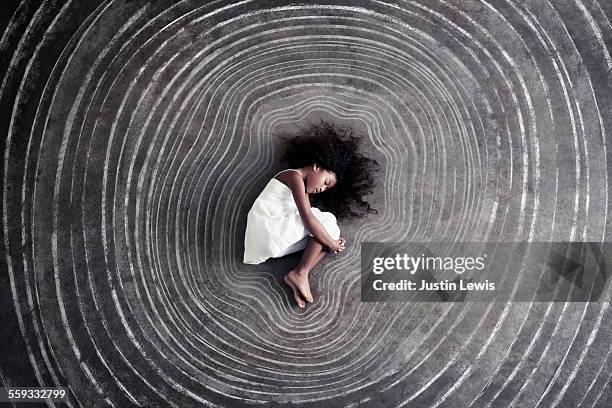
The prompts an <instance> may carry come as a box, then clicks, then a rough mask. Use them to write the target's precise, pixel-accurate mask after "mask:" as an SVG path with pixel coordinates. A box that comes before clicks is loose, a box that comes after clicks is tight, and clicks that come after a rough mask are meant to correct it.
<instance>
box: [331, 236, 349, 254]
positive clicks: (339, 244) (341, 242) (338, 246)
mask: <svg viewBox="0 0 612 408" xmlns="http://www.w3.org/2000/svg"><path fill="white" fill-rule="evenodd" d="M345 244H346V239H344V238H342V237H340V238H339V239H337V240H335V241H334V245H333V246H331V247H330V248H329V249H330V252H333V253H334V254H337V253H338V252H342V251H344V249H345Z"/></svg>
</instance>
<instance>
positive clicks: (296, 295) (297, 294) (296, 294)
mask: <svg viewBox="0 0 612 408" xmlns="http://www.w3.org/2000/svg"><path fill="white" fill-rule="evenodd" d="M288 275H289V274H287V275H285V276H283V281H285V283H286V284H287V285H288V286H289V287H290V288H291V289H293V297H294V298H295V302H296V303H297V305H298V307H299V308H300V309H303V308H304V306H306V304H305V303H304V301H303V300H302V297H301V296H300V292H298V290H297V288H296V287H295V285H294V284H293V282H291V281H290V280H289V279H288V278H287V276H288Z"/></svg>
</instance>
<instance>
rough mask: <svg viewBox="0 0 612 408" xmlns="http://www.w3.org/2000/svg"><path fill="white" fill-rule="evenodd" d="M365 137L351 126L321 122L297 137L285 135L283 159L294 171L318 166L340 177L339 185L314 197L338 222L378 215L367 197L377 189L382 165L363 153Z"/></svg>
mask: <svg viewBox="0 0 612 408" xmlns="http://www.w3.org/2000/svg"><path fill="white" fill-rule="evenodd" d="M361 139H362V138H361V137H358V136H355V135H354V132H353V130H352V129H351V128H350V127H343V126H337V125H334V124H332V123H330V122H326V121H323V120H322V121H320V122H319V123H318V124H312V125H311V126H310V127H308V128H306V129H304V130H302V131H301V132H300V133H299V134H298V135H296V136H282V137H281V141H282V142H283V144H284V147H285V153H284V154H283V156H282V158H281V159H282V160H283V161H285V162H286V163H287V164H288V165H289V167H291V168H299V167H304V166H311V165H313V164H315V163H316V164H318V165H319V166H321V167H322V168H324V169H326V170H329V171H333V172H334V173H335V174H336V185H335V186H334V187H333V188H330V189H328V190H326V191H324V192H323V193H320V194H316V195H315V197H314V198H313V201H314V203H315V204H316V205H317V206H318V207H322V208H324V209H325V210H327V211H331V212H332V213H333V214H334V215H335V216H336V217H337V218H338V219H342V218H345V217H363V216H364V215H365V214H367V213H377V211H376V209H374V208H372V207H371V206H370V204H369V203H368V202H366V201H365V200H363V196H365V195H367V194H370V193H371V192H372V191H373V189H374V174H373V173H374V172H375V171H378V170H380V166H379V165H378V162H377V161H376V160H374V159H371V158H369V157H365V156H364V155H362V154H361V153H359V146H360V143H361Z"/></svg>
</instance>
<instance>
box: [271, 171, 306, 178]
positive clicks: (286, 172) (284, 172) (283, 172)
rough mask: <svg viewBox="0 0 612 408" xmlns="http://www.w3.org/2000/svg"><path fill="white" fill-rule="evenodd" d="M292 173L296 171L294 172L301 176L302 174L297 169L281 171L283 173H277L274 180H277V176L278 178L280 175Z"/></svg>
mask: <svg viewBox="0 0 612 408" xmlns="http://www.w3.org/2000/svg"><path fill="white" fill-rule="evenodd" d="M291 171H294V172H297V173H298V174H300V172H299V171H297V170H296V169H285V170H281V171H279V172H278V173H276V174H275V175H274V177H272V178H277V176H278V175H279V174H288V173H289V172H291Z"/></svg>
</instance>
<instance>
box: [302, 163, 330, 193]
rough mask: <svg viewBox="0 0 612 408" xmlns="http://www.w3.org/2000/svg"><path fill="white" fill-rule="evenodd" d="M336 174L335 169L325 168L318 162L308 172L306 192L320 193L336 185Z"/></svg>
mask: <svg viewBox="0 0 612 408" xmlns="http://www.w3.org/2000/svg"><path fill="white" fill-rule="evenodd" d="M336 181H337V180H336V174H335V173H334V172H333V171H329V170H325V169H324V168H322V167H321V166H319V165H318V164H315V165H313V166H312V170H310V171H309V172H308V173H307V174H306V192H307V193H309V194H318V193H322V192H323V191H325V190H327V189H329V188H332V187H333V186H335V185H336Z"/></svg>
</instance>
